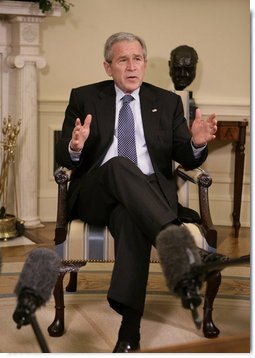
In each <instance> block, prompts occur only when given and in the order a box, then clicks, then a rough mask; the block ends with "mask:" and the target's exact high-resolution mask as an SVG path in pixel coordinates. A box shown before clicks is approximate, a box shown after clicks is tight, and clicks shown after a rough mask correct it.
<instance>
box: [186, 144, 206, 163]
mask: <svg viewBox="0 0 255 358" xmlns="http://www.w3.org/2000/svg"><path fill="white" fill-rule="evenodd" d="M190 143H191V147H192V150H193V154H194V157H195V158H196V159H199V158H200V157H201V155H202V151H203V150H204V149H205V148H206V146H207V144H205V145H203V147H199V148H196V147H195V146H194V144H193V142H192V139H191V140H190Z"/></svg>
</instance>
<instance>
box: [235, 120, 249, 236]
mask: <svg viewBox="0 0 255 358" xmlns="http://www.w3.org/2000/svg"><path fill="white" fill-rule="evenodd" d="M245 135H246V127H245V126H240V132H239V141H238V142H237V144H236V150H235V179H234V209H233V214H232V216H233V226H234V229H235V237H236V238H238V236H239V230H240V226H241V224H240V211H241V202H242V190H243V172H244V157H245Z"/></svg>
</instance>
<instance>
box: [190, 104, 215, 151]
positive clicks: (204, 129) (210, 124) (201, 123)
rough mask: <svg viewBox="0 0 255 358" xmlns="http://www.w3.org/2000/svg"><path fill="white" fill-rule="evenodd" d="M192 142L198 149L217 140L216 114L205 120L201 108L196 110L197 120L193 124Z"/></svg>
mask: <svg viewBox="0 0 255 358" xmlns="http://www.w3.org/2000/svg"><path fill="white" fill-rule="evenodd" d="M191 132H192V142H193V143H194V145H195V146H196V147H202V146H203V145H205V144H206V143H207V142H210V141H211V140H213V139H215V137H216V136H215V133H216V132H217V120H216V115H215V113H213V114H211V115H210V117H208V118H207V119H205V120H203V119H202V114H201V111H200V109H199V108H197V109H196V118H195V119H194V122H193V124H192V128H191Z"/></svg>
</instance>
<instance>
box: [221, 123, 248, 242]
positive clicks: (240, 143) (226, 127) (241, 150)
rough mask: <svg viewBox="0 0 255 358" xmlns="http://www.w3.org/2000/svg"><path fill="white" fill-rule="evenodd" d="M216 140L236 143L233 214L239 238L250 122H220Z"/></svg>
mask: <svg viewBox="0 0 255 358" xmlns="http://www.w3.org/2000/svg"><path fill="white" fill-rule="evenodd" d="M217 124H218V130H217V133H216V139H218V140H220V141H231V142H235V143H236V148H235V176H234V209H233V213H232V217H233V227H234V229H235V237H236V238H238V236H239V229H240V226H241V224H240V211H241V202H242V190H243V172H244V157H245V140H246V127H247V125H248V121H247V120H246V119H244V120H243V121H231V122H230V121H218V123H217Z"/></svg>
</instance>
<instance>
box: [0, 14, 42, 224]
mask: <svg viewBox="0 0 255 358" xmlns="http://www.w3.org/2000/svg"><path fill="white" fill-rule="evenodd" d="M41 21H42V19H41V18H39V17H35V16H33V17H30V16H15V17H13V18H12V19H11V23H12V52H11V54H10V55H9V56H8V57H7V63H8V65H9V66H10V67H11V68H14V69H16V72H17V73H16V81H15V82H16V95H15V101H16V118H17V119H21V121H22V122H21V130H20V134H19V136H18V141H17V149H16V164H15V165H16V183H17V201H18V217H19V218H20V219H22V220H24V221H25V226H26V227H38V226H40V225H41V223H40V219H39V216H38V125H37V124H38V109H37V85H38V83H37V82H38V81H37V69H41V68H43V67H44V66H45V65H46V61H45V59H44V57H42V56H41V55H40V54H39V24H40V22H41Z"/></svg>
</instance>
